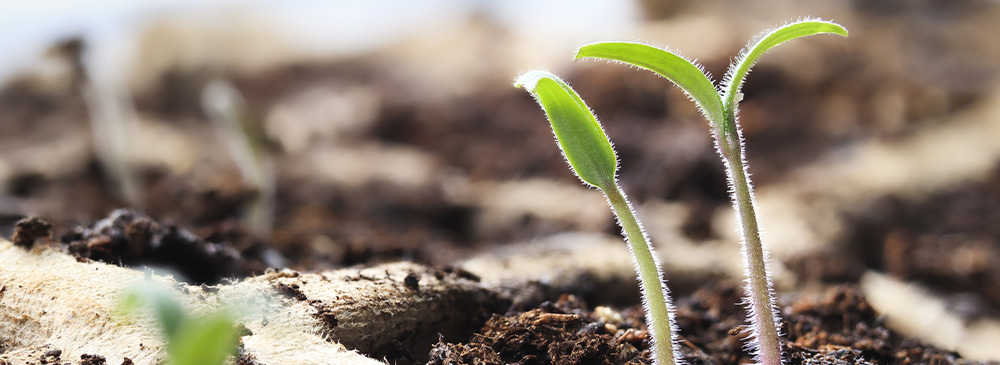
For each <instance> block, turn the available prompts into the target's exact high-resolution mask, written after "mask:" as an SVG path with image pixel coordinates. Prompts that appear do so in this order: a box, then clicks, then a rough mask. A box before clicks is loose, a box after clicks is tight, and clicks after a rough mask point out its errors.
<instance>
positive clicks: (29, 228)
mask: <svg viewBox="0 0 1000 365" xmlns="http://www.w3.org/2000/svg"><path fill="white" fill-rule="evenodd" d="M51 238H52V223H49V222H48V221H46V220H44V219H42V218H38V217H29V218H24V219H21V220H19V221H17V223H15V224H14V234H13V235H11V236H10V241H11V242H13V243H14V245H17V246H21V247H31V246H32V245H34V244H35V242H38V240H40V239H51Z"/></svg>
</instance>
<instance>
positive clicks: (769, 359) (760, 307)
mask: <svg viewBox="0 0 1000 365" xmlns="http://www.w3.org/2000/svg"><path fill="white" fill-rule="evenodd" d="M727 117H729V116H728V115H727ZM731 121H732V122H731V124H729V125H730V126H732V127H733V128H726V130H725V131H724V132H723V134H722V135H721V136H720V135H718V134H717V135H716V137H717V138H719V137H722V138H719V139H718V142H719V149H720V152H722V155H723V157H725V159H726V164H727V165H728V166H727V167H728V168H727V173H728V174H729V181H730V182H731V183H732V189H733V195H732V199H733V205H734V207H735V210H736V213H737V214H738V215H739V221H740V227H741V233H742V236H743V251H744V252H743V258H744V260H746V262H745V263H744V264H745V265H746V270H747V275H746V276H747V278H746V280H747V282H746V286H745V288H744V291H745V292H746V293H745V295H747V296H748V299H747V300H746V305H747V306H748V307H749V308H747V309H748V313H749V316H750V318H749V319H750V324H751V326H752V328H753V336H754V339H753V341H756V342H757V343H756V351H757V353H756V356H757V359H758V361H759V362H760V363H761V364H763V365H781V342H780V341H781V340H780V338H779V337H778V325H777V324H778V317H777V315H776V312H775V310H774V306H773V304H772V303H773V296H772V291H771V280H770V279H769V278H768V276H769V274H768V271H767V262H766V260H765V256H764V247H763V244H762V241H761V238H760V228H759V227H758V225H757V212H756V211H755V207H754V198H753V187H752V184H751V182H750V176H748V174H747V171H746V162H745V159H744V155H743V153H744V150H743V143H742V141H743V140H742V136H740V133H739V129H738V128H735V118H733V119H731Z"/></svg>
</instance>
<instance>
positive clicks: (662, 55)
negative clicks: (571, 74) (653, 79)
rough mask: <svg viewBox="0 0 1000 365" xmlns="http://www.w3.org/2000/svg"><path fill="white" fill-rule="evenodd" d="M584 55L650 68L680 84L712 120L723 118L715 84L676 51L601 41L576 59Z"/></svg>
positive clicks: (584, 47) (580, 51) (587, 46)
mask: <svg viewBox="0 0 1000 365" xmlns="http://www.w3.org/2000/svg"><path fill="white" fill-rule="evenodd" d="M581 58H597V59H604V60H611V61H618V62H622V63H625V64H629V65H632V66H636V67H639V68H643V69H647V70H650V71H652V72H654V73H656V74H658V75H660V76H662V77H663V78H665V79H667V80H670V82H673V83H674V84H676V85H677V86H678V87H680V88H681V90H683V91H684V93H686V94H687V95H688V96H689V97H691V99H692V100H694V102H695V104H696V105H697V106H698V109H700V110H701V112H702V114H704V115H705V118H707V119H708V120H709V122H711V123H714V124H721V122H722V116H723V114H722V101H721V100H720V99H719V91H718V90H717V89H716V88H715V85H713V84H712V81H711V80H709V79H708V76H705V72H704V71H702V69H701V68H700V67H699V66H697V65H695V64H694V63H692V62H691V61H688V60H687V59H685V58H684V57H681V56H679V55H677V54H675V53H673V52H670V51H667V50H664V49H660V48H657V47H653V46H650V45H647V44H642V43H633V42H599V43H593V44H588V45H586V46H583V47H580V49H579V50H577V51H576V59H581Z"/></svg>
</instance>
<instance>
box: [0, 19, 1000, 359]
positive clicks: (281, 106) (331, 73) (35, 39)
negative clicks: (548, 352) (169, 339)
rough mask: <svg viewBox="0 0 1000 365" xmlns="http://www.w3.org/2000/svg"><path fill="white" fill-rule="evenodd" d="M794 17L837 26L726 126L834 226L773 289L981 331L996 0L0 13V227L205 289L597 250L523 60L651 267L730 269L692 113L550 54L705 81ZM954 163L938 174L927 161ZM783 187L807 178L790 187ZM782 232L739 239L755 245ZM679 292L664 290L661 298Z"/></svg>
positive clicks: (990, 240)
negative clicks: (884, 305) (607, 56)
mask: <svg viewBox="0 0 1000 365" xmlns="http://www.w3.org/2000/svg"><path fill="white" fill-rule="evenodd" d="M804 16H815V17H820V18H823V19H828V20H833V21H836V22H838V23H840V24H842V25H844V26H845V27H846V28H847V29H848V30H849V31H850V33H851V34H850V37H849V38H847V39H843V38H840V37H830V36H819V37H813V38H810V39H808V40H804V41H796V42H792V43H790V44H788V45H783V46H781V47H779V48H778V49H776V50H774V51H773V52H772V53H771V54H768V55H767V56H766V57H764V58H763V60H762V61H761V63H760V64H758V65H757V66H756V68H755V69H754V71H753V72H752V73H751V74H750V77H749V79H748V81H747V83H746V86H745V88H744V94H745V98H744V101H743V103H742V104H741V110H740V121H741V123H742V125H743V131H744V136H745V138H746V143H747V146H748V147H747V155H748V159H749V162H750V166H751V167H750V169H751V172H752V173H753V178H754V181H755V183H756V187H757V189H758V191H759V192H762V195H764V194H763V192H765V191H766V192H768V193H769V196H772V195H775V194H777V195H781V194H785V195H786V196H787V199H789V200H790V201H791V202H790V203H789V204H792V205H794V206H796V207H802V208H801V211H810V209H812V208H811V207H812V206H813V204H818V203H816V201H818V200H823V199H827V200H830V201H833V203H829V204H828V205H829V206H830V207H832V208H831V209H827V210H824V212H826V214H828V215H825V216H820V217H815V218H814V220H813V222H815V221H819V222H820V223H817V224H816V225H814V226H808V225H807V228H809V229H812V228H814V227H820V226H822V227H826V226H827V225H828V224H832V225H833V226H835V228H833V229H825V228H816V229H815V230H814V231H815V232H821V233H816V234H811V235H806V236H800V238H799V239H798V241H800V242H795V241H796V240H795V239H792V240H791V241H792V242H793V243H794V244H793V247H791V248H789V246H787V245H785V244H780V245H779V244H776V245H775V247H774V250H775V252H774V257H775V259H776V263H777V265H778V266H779V276H781V275H783V276H782V277H784V278H786V279H779V289H780V290H782V291H812V292H822V291H823V290H825V288H827V287H829V286H831V285H836V284H842V283H857V282H859V280H861V278H862V275H864V274H865V272H868V271H874V272H880V273H884V274H887V275H888V276H890V277H893V278H896V279H898V280H901V281H904V282H910V283H914V284H917V285H919V286H921V287H923V288H926V289H927V290H929V291H930V292H931V293H933V295H935V296H936V297H938V298H942V299H943V300H944V301H945V303H946V305H947V307H948V310H949V311H950V313H954V314H956V315H958V316H960V318H962V319H963V320H964V321H968V322H969V323H972V322H975V321H980V320H989V321H996V320H1000V266H998V265H996V264H995V263H996V262H997V261H998V260H1000V229H998V228H997V227H998V226H997V225H996V222H998V221H1000V154H998V153H996V151H997V150H998V149H997V148H996V143H994V142H991V141H989V139H995V138H993V137H990V133H993V132H995V131H996V129H990V128H991V127H990V126H991V125H992V124H990V123H994V120H1000V113H997V112H996V109H997V103H998V97H1000V92H998V91H1000V89H998V86H1000V84H998V82H997V81H998V77H1000V66H997V65H1000V41H998V40H997V39H996V38H995V35H996V34H1000V3H997V2H996V1H987V0H961V1H936V0H917V1H879V2H870V1H860V0H858V1H841V2H826V3H815V2H808V3H803V2H794V1H782V0H770V1H763V2H755V3H753V4H748V3H744V2H738V1H687V0H679V1H654V0H645V1H638V2H628V1H626V2H615V1H602V0H592V1H585V2H583V3H580V2H574V1H558V2H553V3H550V4H549V5H539V4H535V3H534V2H530V1H511V2H502V4H499V3H490V2H482V1H466V0H438V1H426V2H415V3H413V4H407V5H401V4H396V3H394V2H389V1H372V2H365V3H364V4H363V5H360V4H354V5H347V4H339V3H334V4H326V3H324V2H320V1H315V2H301V3H299V4H297V5H287V4H284V3H282V2H267V1H256V2H254V1H252V2H229V1H211V2H194V1H189V2H169V1H142V2H125V1H110V0H108V1H94V2H91V4H88V5H83V4H75V3H71V2H65V3H63V2H58V1H50V2H41V3H37V4H34V3H33V4H28V5H23V6H14V7H7V9H4V10H2V11H0V24H2V25H0V34H2V36H0V54H2V55H5V56H3V57H0V85H2V86H0V233H2V234H3V235H4V236H6V237H9V236H10V234H11V233H12V232H13V229H14V223H15V222H16V221H18V220H19V219H21V218H23V217H26V216H39V217H43V218H45V219H46V220H48V221H50V222H52V223H53V224H54V226H55V234H54V236H53V240H54V241H57V242H60V243H62V244H64V245H65V246H66V247H68V250H70V251H71V252H74V253H76V254H78V255H81V256H82V257H88V258H91V259H99V260H105V261H108V262H112V263H121V264H125V265H129V266H136V267H139V266H143V265H152V266H157V267H167V268H171V269H172V270H175V271H176V272H178V273H179V275H181V277H183V278H186V279H188V280H191V281H193V282H204V283H215V282H218V281H219V280H221V279H222V278H228V277H234V276H235V277H241V276H246V275H253V274H259V273H261V272H263V270H265V269H266V268H267V267H290V268H293V269H296V270H323V269H331V268H339V267H345V266H351V265H359V264H365V265H367V264H374V263H378V262H386V261H394V260H411V261H415V262H419V263H425V264H430V265H448V264H451V263H454V262H457V261H458V260H461V259H463V258H466V257H469V256H471V255H473V254H475V253H477V252H480V251H484V250H490V249H492V248H494V247H497V246H503V245H508V244H511V243H517V242H525V241H531V240H534V239H538V238H540V237H545V236H549V235H553V234H557V233H561V232H567V231H587V232H600V233H607V234H612V235H616V234H618V228H617V227H616V226H615V224H614V221H613V217H612V216H611V214H610V212H609V211H608V210H607V208H606V205H605V203H604V201H603V199H602V197H601V196H600V194H599V193H598V192H596V191H590V190H588V189H586V188H585V187H583V186H581V185H580V184H579V183H578V181H577V179H576V178H575V177H574V176H573V175H572V173H571V172H570V171H569V170H568V169H567V168H566V163H565V162H564V161H563V159H562V157H561V155H560V153H559V151H558V149H557V148H556V145H555V144H554V143H553V138H552V134H551V130H550V128H549V126H548V124H547V123H546V122H545V120H544V116H543V114H542V112H541V110H540V109H539V108H538V106H537V105H536V104H535V103H534V101H532V100H531V98H530V97H529V95H528V94H527V93H525V92H524V91H523V90H518V89H515V88H513V87H512V86H511V83H512V80H513V79H514V77H515V76H516V75H517V74H518V73H519V72H523V71H527V70H530V69H534V68H543V69H549V70H551V71H553V72H555V73H557V74H559V75H561V76H562V77H564V78H565V79H566V80H567V81H568V82H569V83H570V84H571V85H573V86H574V87H575V88H576V90H577V91H579V92H580V94H581V96H582V97H583V98H584V99H585V100H586V101H587V102H588V103H589V105H590V107H591V108H592V109H593V110H594V111H595V113H596V114H597V116H598V117H599V118H600V119H601V120H602V121H603V123H604V125H605V128H606V130H607V132H608V134H609V136H610V138H611V139H612V140H613V141H614V143H615V146H616V147H617V149H618V152H619V158H620V160H621V172H620V177H621V180H622V184H623V185H624V187H625V189H626V190H627V191H628V192H629V194H630V195H631V196H632V197H633V199H634V201H635V203H636V204H637V205H638V206H639V210H640V213H641V214H644V217H647V219H648V220H650V221H652V222H653V223H648V224H649V225H650V226H651V227H650V230H651V233H652V238H653V240H654V242H655V243H656V244H657V245H658V247H660V248H659V250H660V251H661V254H663V253H664V252H670V255H676V256H679V257H685V255H687V257H697V255H696V253H697V252H700V251H697V250H699V247H701V248H706V247H709V248H714V247H724V249H725V250H727V252H728V251H731V252H733V253H735V252H737V243H736V241H735V240H734V239H732V237H733V233H732V226H731V224H730V222H731V221H732V219H731V218H730V215H729V214H731V213H729V209H730V207H729V203H728V193H727V187H726V182H725V177H724V173H723V171H722V165H721V163H720V161H719V159H718V157H717V154H716V152H715V150H714V147H713V144H712V141H711V139H710V136H709V133H707V132H708V127H707V125H706V123H705V121H704V120H703V119H702V117H701V116H700V114H699V113H698V112H697V111H696V110H695V108H694V106H693V105H692V103H690V102H689V101H688V100H687V99H686V97H685V96H684V95H683V94H682V93H681V92H680V91H679V90H677V89H676V88H673V87H671V86H669V84H668V83H667V82H666V81H665V80H662V79H660V78H658V77H656V76H654V75H652V74H650V73H648V72H645V71H641V72H640V71H637V70H634V69H629V68H627V67H622V66H620V65H612V64H605V63H600V62H577V63H573V62H571V58H572V55H573V50H574V49H575V47H577V46H579V45H582V44H585V43H588V42H595V41H600V40H622V39H625V40H641V41H645V42H650V43H653V44H655V45H658V46H669V47H670V48H671V49H672V50H676V51H678V52H680V53H681V54H683V55H686V56H688V57H690V58H694V59H697V60H698V61H699V62H700V63H701V64H702V65H704V67H705V69H706V70H707V71H708V72H710V73H711V74H712V75H714V76H715V77H716V78H717V77H720V76H721V75H723V74H724V72H725V69H726V67H728V65H729V63H730V61H731V59H732V57H733V56H734V55H735V54H736V52H737V51H738V50H739V49H740V48H741V47H742V46H743V45H744V44H745V43H746V42H747V40H748V39H749V38H750V37H751V36H752V35H754V34H757V33H758V32H760V31H761V30H763V29H766V28H768V27H771V26H774V25H776V24H780V23H782V22H785V21H789V20H795V19H798V18H801V17H804ZM213 80H222V81H223V82H227V83H229V84H230V85H231V86H232V88H233V89H234V90H236V91H237V92H238V95H240V97H241V98H242V99H243V102H244V105H245V107H239V106H237V107H236V109H234V110H237V111H238V112H239V113H240V114H241V120H243V121H245V122H246V123H247V125H248V126H249V127H247V128H248V129H249V130H250V131H251V132H252V133H251V134H253V133H257V135H259V136H261V138H259V140H257V142H255V144H254V146H256V148H259V149H258V150H257V151H260V154H259V155H258V157H259V156H263V157H261V158H260V161H264V165H265V166H266V165H268V164H270V165H272V166H273V180H268V181H273V187H274V188H273V190H271V189H269V188H268V186H269V185H267V184H265V185H260V184H258V183H255V182H254V180H253V179H252V178H246V177H244V176H245V175H246V174H247V173H246V172H244V171H242V170H241V169H240V166H239V163H240V162H239V161H240V160H241V159H246V158H247V156H241V155H240V153H238V152H237V153H236V154H235V155H234V153H233V152H232V151H233V148H231V145H230V143H229V141H228V139H230V138H233V136H232V135H231V134H232V132H225V130H224V129H221V130H220V129H218V128H216V126H214V125H213V122H212V121H210V119H211V118H209V114H207V113H206V110H205V106H204V104H203V96H202V95H203V91H204V89H205V87H206V85H208V84H209V83H210V82H211V81H213ZM108 126H111V127H108ZM115 126H118V127H115ZM966 127H967V128H969V130H971V131H973V132H972V135H983V136H984V137H983V138H977V139H972V140H962V139H959V141H958V142H955V141H953V140H951V139H949V140H948V141H950V142H949V143H958V145H960V146H963V147H965V149H956V148H952V147H953V145H952V144H948V143H943V142H942V143H935V138H937V136H944V135H947V136H950V134H948V133H949V132H947V131H950V130H953V128H966ZM109 128H110V129H109ZM976 128H980V129H976ZM977 130H978V131H980V132H978V133H977V132H975V131H977ZM995 135H996V134H993V136H995ZM916 140H928V141H929V142H928V143H926V144H921V146H926V147H925V148H923V149H921V150H914V151H910V153H909V154H903V157H904V158H905V157H906V156H911V158H910V159H909V160H905V161H909V162H906V163H905V164H902V165H905V166H910V167H912V168H910V169H909V170H906V169H902V168H901V167H900V166H901V164H900V163H898V162H894V161H896V160H892V159H883V160H877V161H886V162H884V163H883V164H874V165H871V166H866V168H868V169H869V170H865V171H869V172H865V173H862V174H861V175H862V176H863V177H869V178H870V179H872V180H878V179H879V178H880V176H882V174H883V173H889V172H892V173H896V172H898V171H902V172H900V174H903V175H901V176H902V177H900V179H901V181H904V183H901V184H897V185H891V184H882V185H880V184H879V183H878V182H876V183H872V184H866V183H854V182H845V181H848V180H837V179H836V178H828V177H827V175H825V174H826V173H828V171H827V167H830V166H842V165H849V166H851V164H854V163H855V162H856V161H862V160H864V161H867V160H865V158H866V156H867V155H865V156H860V157H859V155H862V154H865V153H868V152H869V151H873V150H874V151H882V149H880V148H881V147H882V146H890V147H891V146H897V145H908V143H910V141H916ZM984 141H985V142H984ZM979 143H983V145H981V146H980V145H978V144H979ZM997 143H1000V142H997ZM886 148H889V147H886ZM967 151H973V152H975V153H965V152H967ZM978 151H982V153H979V152H978ZM878 156H881V155H878ZM969 161H971V162H969ZM967 165H968V166H973V167H970V168H968V169H964V170H961V171H962V173H961V174H952V173H941V172H940V171H950V170H947V169H941V168H938V167H939V166H945V167H948V166H967ZM956 168H957V167H956ZM265 169H266V168H265ZM901 169H902V170H901ZM904 170H905V171H904ZM911 172H912V173H911ZM907 174H908V175H907ZM265 175H266V174H265ZM894 176H895V175H894ZM265 180H267V179H265ZM129 181H132V182H129ZM803 181H805V182H808V181H828V182H830V183H829V184H830V185H822V184H817V185H816V186H821V187H822V186H825V188H822V189H816V190H813V191H810V190H809V186H805V187H802V184H801V182H803ZM850 181H854V180H850ZM931 182H933V183H931ZM807 185H808V184H807ZM130 186H134V188H130ZM790 186H791V187H795V188H794V189H793V188H790ZM810 186H811V185H810ZM872 186H876V188H873V187H872ZM130 189H132V190H130ZM801 191H806V193H801ZM786 192H787V193H786ZM843 196H851V197H853V198H852V199H844V200H839V199H840V198H838V197H843ZM269 201H270V202H271V203H267V202H269ZM262 202H263V203H262ZM260 204H264V206H265V207H267V206H268V205H267V204H273V205H270V208H265V211H267V212H271V213H272V216H273V220H267V219H264V220H254V219H251V218H248V216H249V215H250V214H252V212H253V210H254V209H257V208H255V207H259V206H260ZM760 204H761V205H762V209H763V211H764V212H767V211H768V205H767V202H766V201H765V200H764V199H763V198H762V201H761V202H760ZM119 208H132V209H134V211H117V212H116V211H115V210H116V209H119ZM665 214H666V215H669V216H663V215H665ZM657 221H668V222H672V223H670V224H668V227H667V228H657V223H655V222H657ZM262 222H263V223H262ZM765 222H767V221H765ZM834 223H836V224H834ZM789 226H791V225H789ZM786 228H787V227H786V226H785V225H784V224H783V223H782V222H780V221H779V222H773V224H771V225H768V226H765V229H766V231H768V232H769V235H771V236H774V237H775V239H776V240H778V241H780V237H785V236H787V235H788V234H787V233H785V230H786ZM662 230H668V231H670V232H668V233H667V234H665V235H658V234H657V232H658V231H662ZM791 234H792V235H794V232H793V233H791ZM137 240H138V241H141V242H142V244H141V245H140V246H141V247H139V246H135V245H136V244H135V243H134V242H137ZM164 242H174V243H164ZM176 242H182V243H180V244H179V243H176ZM680 242H682V243H683V244H680ZM164 245H166V246H167V247H180V246H177V245H181V246H183V247H188V248H187V249H184V250H180V251H179V252H173V253H164V250H163V249H162V247H164ZM206 247H208V248H206ZM684 250H689V251H684ZM692 250H694V251H692ZM167 251H169V250H167ZM685 252H687V253H685ZM170 255H174V256H170ZM691 255H694V256H691ZM165 257H166V258H165ZM192 257H198V258H199V259H200V258H204V259H205V260H209V261H197V263H194V264H193V263H192V262H191V261H192V260H193V259H192ZM667 261H668V266H669V261H670V260H667ZM727 262H729V261H727ZM178 263H180V264H178ZM730 263H732V262H730ZM706 266H708V265H707V264H706ZM670 270H671V269H670V268H669V267H668V268H667V271H668V275H669V272H670ZM206 271H210V272H206ZM740 272H741V269H740V268H739V267H738V266H734V267H733V268H724V269H719V270H718V271H717V272H713V273H712V274H711V275H708V276H711V277H716V278H724V277H729V278H730V279H735V280H738V274H739V273H740ZM732 273H736V274H737V275H735V276H734V275H731V274H732ZM705 284H708V283H707V282H697V281H696V282H687V283H685V282H684V281H680V282H679V283H678V284H677V287H675V288H674V291H675V292H676V293H678V294H679V295H685V294H690V293H692V292H693V291H694V290H695V289H696V288H697V287H699V286H702V285H705ZM591 304H595V303H591ZM994 360H1000V358H994Z"/></svg>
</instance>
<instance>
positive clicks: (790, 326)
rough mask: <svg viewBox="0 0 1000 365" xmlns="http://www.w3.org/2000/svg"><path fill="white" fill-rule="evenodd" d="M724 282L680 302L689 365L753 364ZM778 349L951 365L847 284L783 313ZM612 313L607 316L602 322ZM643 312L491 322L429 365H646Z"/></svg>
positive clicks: (535, 315)
mask: <svg viewBox="0 0 1000 365" xmlns="http://www.w3.org/2000/svg"><path fill="white" fill-rule="evenodd" d="M738 293H739V288H738V287H737V286H735V285H734V284H733V283H731V282H720V283H716V284H713V285H709V286H706V287H705V288H702V289H700V290H698V291H697V292H695V293H694V294H692V295H690V296H687V297H682V298H679V300H678V306H677V323H678V326H679V327H680V346H681V353H682V354H683V356H684V358H685V361H687V363H689V364H735V363H746V362H749V361H751V360H752V359H751V357H750V356H749V354H747V353H746V351H744V346H743V341H744V340H745V337H746V332H745V331H744V327H743V323H744V319H745V317H744V312H743V311H742V310H741V309H740V307H738V306H735V305H733V303H734V302H735V301H738V300H739V299H740V298H739V294H738ZM785 308H786V309H785V311H784V318H783V332H784V333H785V334H784V348H783V351H784V353H785V356H786V360H787V361H788V363H789V364H958V363H964V362H963V361H961V360H960V358H959V356H958V355H957V354H955V353H952V352H949V351H943V350H940V349H936V348H934V347H932V346H927V345H926V344H922V343H920V342H919V341H916V340H913V339H909V338H905V337H904V336H901V335H900V334H898V333H896V332H894V331H892V330H891V329H889V328H887V327H885V323H884V322H883V320H882V319H881V318H879V316H878V314H877V313H876V312H875V311H874V310H873V309H872V308H871V306H870V305H868V302H867V301H866V300H865V298H864V296H862V295H861V294H860V291H859V289H858V288H857V287H856V286H853V285H843V286H838V287H834V288H831V289H830V290H828V291H827V292H826V293H825V294H823V295H822V296H817V297H814V298H806V299H802V300H799V301H797V302H795V303H792V304H791V305H790V306H786V307H785ZM608 313H611V314H608ZM644 322H645V320H644V317H643V312H642V309H641V307H630V308H626V309H624V310H622V311H620V312H614V311H611V310H610V309H609V308H607V307H601V308H599V309H596V310H588V309H587V306H586V304H585V303H583V302H582V301H581V300H580V299H578V298H577V297H574V296H570V295H564V296H562V297H561V298H560V299H559V300H558V301H556V302H546V303H544V304H542V305H541V306H540V307H539V308H535V309H532V310H529V311H525V312H518V313H510V314H507V315H500V314H496V315H494V316H493V317H492V318H491V319H490V320H489V321H488V322H487V323H486V325H485V326H483V328H482V330H481V331H480V332H478V333H476V334H474V335H473V336H472V337H471V338H470V340H469V342H467V343H445V342H439V343H438V344H437V345H435V347H434V349H433V350H432V351H431V354H430V362H429V364H650V363H652V361H651V359H650V349H649V345H650V339H649V337H648V335H647V332H646V326H645V323H644Z"/></svg>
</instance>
